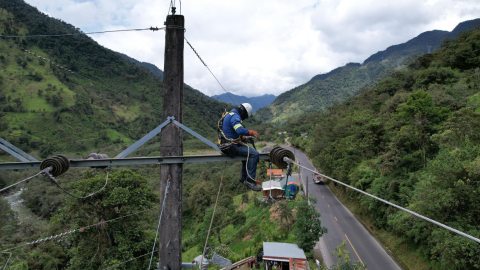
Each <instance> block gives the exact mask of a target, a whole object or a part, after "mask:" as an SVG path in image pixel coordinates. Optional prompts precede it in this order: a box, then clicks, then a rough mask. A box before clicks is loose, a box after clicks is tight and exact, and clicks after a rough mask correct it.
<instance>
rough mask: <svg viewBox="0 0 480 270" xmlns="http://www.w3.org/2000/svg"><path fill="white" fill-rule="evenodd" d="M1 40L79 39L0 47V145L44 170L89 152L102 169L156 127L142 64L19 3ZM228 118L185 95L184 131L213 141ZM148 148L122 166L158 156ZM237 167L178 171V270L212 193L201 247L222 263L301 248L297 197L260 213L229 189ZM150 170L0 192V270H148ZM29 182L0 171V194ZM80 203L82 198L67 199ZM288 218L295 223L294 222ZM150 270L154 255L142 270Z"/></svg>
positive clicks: (66, 178)
mask: <svg viewBox="0 0 480 270" xmlns="http://www.w3.org/2000/svg"><path fill="white" fill-rule="evenodd" d="M0 33H1V34H2V35H45V34H66V33H75V34H78V35H73V36H64V37H36V38H1V39H0V137H2V138H5V139H7V140H8V141H9V142H11V143H12V144H14V145H16V146H18V147H20V148H22V149H23V150H25V151H26V152H28V153H30V154H31V155H33V156H35V157H37V158H39V159H43V158H45V157H47V156H51V155H53V154H64V155H66V156H67V157H68V158H72V159H73V158H81V157H82V156H87V155H88V154H89V153H91V152H100V153H105V154H108V155H109V156H110V157H112V156H115V155H116V154H118V153H120V151H121V150H123V149H125V147H126V146H127V145H129V144H131V143H132V142H134V141H136V140H137V139H139V138H140V137H141V136H142V135H144V134H146V133H147V132H149V131H151V130H152V129H153V128H155V127H156V126H158V125H159V124H160V123H161V122H162V88H163V83H162V81H161V80H160V79H159V77H160V76H161V72H157V70H156V69H155V68H154V67H152V66H150V65H149V64H146V63H139V62H138V61H137V62H136V61H133V60H132V59H130V58H129V59H127V60H125V59H124V58H123V57H122V56H120V55H119V54H118V53H116V52H113V51H111V50H109V49H107V48H104V47H102V46H100V45H98V44H97V43H96V42H94V41H93V40H92V39H90V38H89V37H88V36H86V35H83V34H82V33H81V31H80V30H79V29H77V28H75V27H74V26H72V25H68V24H66V23H64V22H61V21H59V20H55V19H52V18H49V17H48V16H46V15H44V14H41V13H40V12H38V10H36V9H35V8H33V7H31V6H29V5H27V4H25V3H24V2H23V1H21V0H4V1H0ZM163 34H164V33H163V32H155V33H152V35H163ZM131 62H133V63H131ZM145 68H146V69H148V70H146V69H145ZM158 71H159V70H158ZM152 72H153V74H152ZM155 73H156V74H155ZM232 107H233V106H232V105H230V104H226V103H222V102H218V101H216V100H214V99H211V98H209V97H207V96H205V95H204V94H202V93H200V92H198V91H196V90H193V89H191V88H189V87H187V86H186V87H185V91H184V123H185V124H186V125H187V126H188V127H190V128H191V129H193V130H194V131H196V132H198V133H200V134H201V135H203V136H206V137H207V138H209V139H212V140H213V139H214V138H215V136H216V125H217V121H218V119H219V117H220V116H221V114H222V112H223V111H224V109H229V108H232ZM246 125H249V126H251V127H253V128H254V129H256V130H257V131H259V132H260V133H261V134H262V137H263V138H270V137H273V136H274V135H275V131H274V129H273V128H272V127H271V126H268V125H262V123H261V122H259V121H255V120H254V119H250V120H249V121H246ZM159 138H160V137H157V138H154V139H152V140H151V141H150V142H148V143H147V144H146V145H144V146H142V148H140V149H138V150H137V151H136V152H134V153H132V156H134V155H137V156H153V155H159V154H160V153H159V149H160V140H159ZM183 139H184V154H185V155H190V154H197V155H198V154H205V153H209V154H211V153H212V152H213V153H216V151H212V150H211V149H210V150H209V146H206V145H205V144H204V143H202V142H200V141H199V140H196V139H195V140H193V139H191V136H189V135H185V136H184V138H183ZM5 161H7V162H9V161H15V160H14V158H13V157H11V156H9V155H8V154H6V153H5V152H3V150H1V151H0V162H5ZM240 166H241V163H240V162H229V163H227V164H216V163H208V164H202V163H200V164H185V165H184V166H183V177H182V192H183V194H182V197H183V202H182V210H183V213H182V222H183V224H182V225H183V226H182V228H179V229H182V231H183V232H182V234H183V241H182V249H183V250H182V251H183V259H184V261H186V262H190V261H191V260H192V259H193V258H194V257H196V256H198V255H199V254H201V253H202V251H203V244H204V243H205V240H206V238H207V234H208V232H209V230H208V227H209V224H210V218H211V216H212V212H213V209H214V204H215V202H216V196H217V192H218V189H217V188H218V187H219V186H220V187H221V188H222V189H221V194H220V197H219V198H218V204H217V205H216V213H215V220H214V222H215V223H214V227H213V228H212V231H211V233H210V238H209V246H211V247H212V248H213V249H212V250H215V251H216V252H217V253H219V254H221V255H222V256H224V257H226V258H228V259H230V260H232V261H237V260H240V259H244V258H246V257H249V256H256V255H258V254H259V252H260V250H261V248H262V242H263V241H264V240H274V241H282V242H296V239H297V238H298V239H303V238H305V235H307V236H308V233H309V232H306V233H305V232H304V229H302V228H303V227H305V226H303V227H300V226H302V223H301V222H299V223H298V224H300V225H298V224H297V225H296V222H295V221H296V220H297V219H301V220H304V219H307V218H308V217H309V216H308V215H313V216H314V217H317V216H318V213H316V212H315V210H314V208H313V206H310V205H309V204H308V203H307V202H306V200H305V199H302V198H301V197H299V200H298V201H291V202H290V203H283V204H279V205H275V206H273V207H272V205H271V204H268V203H266V202H265V203H263V202H262V201H260V200H259V199H258V197H257V196H258V195H257V194H254V193H253V192H247V190H246V188H245V186H243V185H242V184H240V183H239V182H238V177H240V174H241V167H240ZM266 168H267V166H266V163H264V162H262V163H260V165H259V169H258V174H257V175H258V178H257V179H259V180H265V178H266ZM159 170H160V168H159V166H152V165H150V166H149V165H139V166H123V167H112V168H111V171H110V168H109V169H105V168H70V169H69V170H68V171H67V172H66V173H65V174H63V175H61V176H60V177H57V180H58V182H59V185H60V186H61V187H62V188H63V190H62V189H60V188H59V187H58V186H55V185H52V183H51V182H50V181H48V180H46V178H43V177H41V176H38V177H35V178H33V179H31V180H29V181H26V182H22V184H20V185H17V186H14V187H12V188H9V189H7V190H5V191H2V193H1V194H0V195H1V196H0V251H2V253H0V267H4V265H6V263H8V266H7V268H8V269H104V268H107V269H147V268H148V265H149V259H150V252H151V249H152V246H153V243H154V239H155V234H156V230H157V224H158V218H159V213H160V205H159V199H158V197H159V185H160V183H159V174H160V172H159ZM36 173H38V170H34V169H32V170H5V171H2V173H1V174H0V188H4V187H6V186H8V185H11V184H14V183H16V182H18V181H20V180H21V179H25V178H27V177H30V176H32V175H34V174H36ZM222 179H223V180H222ZM103 187H104V188H103ZM67 192H68V193H69V195H67ZM93 193H94V194H93ZM88 194H93V195H92V196H90V197H89V198H87V199H78V198H76V197H73V196H77V197H78V196H86V195H88ZM72 195H73V196H72ZM295 207H300V209H303V211H300V213H299V214H297V212H296V211H295V210H294V208H295ZM302 215H303V216H302ZM297 217H299V218H297ZM163 218H165V217H163ZM167 218H168V217H167ZM315 220H316V219H315ZM312 224H314V225H316V224H317V223H312ZM296 227H299V229H296V230H295V228H296ZM292 229H294V230H295V231H294V232H292ZM315 229H317V230H320V226H315ZM308 231H310V230H309V229H308ZM312 231H314V230H312ZM317 233H318V232H317ZM300 234H301V236H302V237H298V235H300ZM318 237H319V235H318V234H316V235H315V236H314V237H309V239H317V238H318ZM299 241H300V240H299ZM302 243H303V244H304V245H306V251H308V250H311V249H312V248H313V245H311V244H312V243H313V241H309V240H308V239H307V240H303V241H300V243H299V244H302ZM305 243H306V244H305ZM313 244H315V243H313ZM302 247H303V246H302ZM3 251H5V252H3ZM309 254H310V255H312V254H311V253H309ZM155 261H158V253H156V252H155V254H154V255H153V264H152V265H155Z"/></svg>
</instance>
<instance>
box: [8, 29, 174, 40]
mask: <svg viewBox="0 0 480 270" xmlns="http://www.w3.org/2000/svg"><path fill="white" fill-rule="evenodd" d="M162 29H165V27H161V28H158V27H150V28H140V29H123V30H109V31H98V32H88V33H82V32H79V33H73V34H46V35H24V36H13V35H0V37H2V38H38V37H66V36H79V35H94V34H106V33H118V32H132V31H146V30H151V31H153V32H155V31H158V30H162Z"/></svg>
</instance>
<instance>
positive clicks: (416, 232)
mask: <svg viewBox="0 0 480 270" xmlns="http://www.w3.org/2000/svg"><path fill="white" fill-rule="evenodd" d="M478 44H480V31H479V30H471V31H465V32H462V33H460V34H459V36H458V38H456V39H453V40H450V39H448V40H446V41H445V42H444V43H443V45H442V48H441V49H440V50H438V51H435V52H434V53H431V54H426V55H424V56H422V57H420V58H418V59H417V60H416V61H414V62H413V63H411V64H410V65H409V66H408V68H405V69H404V70H401V71H397V72H394V73H393V74H392V76H391V77H389V78H387V79H385V80H383V81H381V82H380V83H379V84H378V85H376V86H375V87H372V88H365V89H363V90H362V91H361V93H360V94H359V95H358V96H355V97H352V98H350V99H347V100H346V101H344V102H342V103H341V104H338V105H335V106H333V107H331V108H329V109H327V110H325V111H323V112H319V113H314V114H310V115H307V116H305V117H302V118H298V119H296V120H292V121H290V122H289V123H288V124H287V125H286V126H285V127H284V128H285V130H289V131H291V132H292V133H293V138H292V139H291V140H290V141H291V142H292V144H293V145H294V146H296V147H299V148H301V149H304V150H305V151H306V152H307V153H308V155H309V156H310V158H311V159H312V160H313V162H314V164H315V166H317V168H320V169H321V170H322V171H323V172H324V173H326V174H327V175H329V176H331V177H333V178H336V179H338V180H340V181H342V182H344V183H347V184H349V185H352V186H354V187H356V188H359V189H362V190H365V191H367V192H369V193H371V194H374V195H376V196H379V197H381V198H383V199H386V200H388V201H391V202H393V203H396V204H398V205H400V206H403V207H406V208H408V209H410V210H413V211H415V212H418V213H420V214H422V215H425V216H427V217H429V218H432V219H434V220H437V221H439V222H442V223H444V224H446V225H448V226H451V227H453V228H456V229H458V230H461V231H463V232H465V233H467V234H470V235H472V236H474V237H477V238H478V237H480V233H479V232H480V227H479V219H478V217H479V215H478V213H480V212H479V211H480V208H479V206H480V196H479V195H478V194H479V193H480V174H479V168H480V136H479V134H480V122H479V121H480V120H479V119H480V102H479V100H480V98H479V95H480V94H479V93H480V69H479V66H480V62H479V56H480V47H479V45H478ZM302 133H308V137H307V138H302V137H301V136H300V134H302ZM332 185H333V183H332ZM337 188H338V190H341V191H342V193H343V194H344V198H345V199H346V200H347V201H348V202H350V204H353V205H354V208H355V209H356V212H357V214H360V215H361V216H363V217H364V219H365V220H367V221H369V224H370V227H371V229H373V230H379V231H381V232H384V233H386V234H389V235H392V236H395V237H396V239H397V240H396V241H395V244H394V246H401V247H408V252H407V253H409V254H411V255H412V256H414V257H415V258H420V260H422V261H423V262H422V263H421V264H419V265H427V267H429V268H430V269H439V268H443V269H479V268H480V264H479V262H480V245H479V244H478V243H476V242H473V241H471V240H468V239H467V238H465V237H462V236H459V235H456V234H453V233H450V232H448V231H446V230H444V229H442V228H440V227H438V226H436V225H433V224H430V223H428V222H426V221H423V220H420V219H418V218H415V217H413V216H412V215H410V214H407V213H405V212H402V211H399V210H396V209H395V208H392V207H389V206H387V205H385V204H383V203H381V202H378V201H375V200H373V199H371V198H368V197H364V196H362V195H359V194H358V193H356V192H354V191H351V190H348V189H344V188H343V187H337ZM384 238H385V239H388V237H385V236H384ZM404 249H405V248H399V249H397V252H398V253H404V252H405V250H404ZM412 256H409V255H401V256H399V257H400V258H402V259H403V263H404V264H405V265H406V266H407V267H410V266H411V263H412V262H414V261H415V260H411V259H410V258H411V257H412ZM412 268H413V269H415V267H412ZM420 268H422V269H423V267H420ZM420 268H418V269H420Z"/></svg>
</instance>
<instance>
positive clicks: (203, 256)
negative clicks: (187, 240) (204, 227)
mask: <svg viewBox="0 0 480 270" xmlns="http://www.w3.org/2000/svg"><path fill="white" fill-rule="evenodd" d="M226 168H227V162H225V165H224V166H223V173H222V178H221V179H220V185H219V186H218V192H217V199H216V200H215V206H214V207H213V213H212V219H211V220H210V226H209V227H208V233H207V239H205V245H204V246H203V252H202V260H201V261H200V269H202V265H203V258H205V250H206V249H207V243H208V237H210V231H211V229H212V224H213V218H214V217H215V210H217V204H218V197H220V190H221V189H222V183H223V177H224V176H225V170H226Z"/></svg>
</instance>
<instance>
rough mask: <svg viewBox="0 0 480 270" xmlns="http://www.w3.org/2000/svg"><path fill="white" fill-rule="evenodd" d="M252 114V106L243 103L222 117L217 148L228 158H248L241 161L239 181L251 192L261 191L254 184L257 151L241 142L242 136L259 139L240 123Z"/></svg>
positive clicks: (257, 157) (255, 133)
mask: <svg viewBox="0 0 480 270" xmlns="http://www.w3.org/2000/svg"><path fill="white" fill-rule="evenodd" d="M252 113H253V108H252V105H250V104H249V103H243V104H241V105H240V106H238V107H237V108H236V109H232V110H231V111H230V112H228V113H227V114H226V115H225V116H224V117H222V119H221V120H220V121H222V120H223V123H221V126H220V121H219V129H220V131H221V132H220V135H219V136H220V138H219V140H220V142H219V143H220V145H219V146H220V148H221V149H222V152H223V153H225V154H227V155H228V156H230V157H234V156H246V157H248V158H247V161H242V177H241V178H240V180H239V181H240V182H241V183H243V184H244V185H245V186H246V187H248V188H250V189H251V190H253V191H261V190H262V189H261V188H260V187H259V186H257V183H256V182H255V177H256V174H257V163H258V160H259V154H258V151H257V150H255V149H254V148H252V147H249V146H248V145H246V144H243V143H242V141H243V142H245V137H244V136H255V137H257V139H258V138H259V136H258V133H257V132H255V131H253V130H248V129H246V128H245V127H244V126H243V125H242V121H243V120H245V119H247V118H248V117H250V116H251V115H252ZM222 146H224V147H222Z"/></svg>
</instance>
